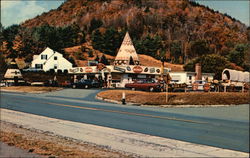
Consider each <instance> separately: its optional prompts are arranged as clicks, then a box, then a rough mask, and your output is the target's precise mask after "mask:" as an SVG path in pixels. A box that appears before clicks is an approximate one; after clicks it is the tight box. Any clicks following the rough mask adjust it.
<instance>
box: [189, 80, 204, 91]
mask: <svg viewBox="0 0 250 158" xmlns="http://www.w3.org/2000/svg"><path fill="white" fill-rule="evenodd" d="M207 86H208V84H207V81H203V80H196V81H194V82H193V84H192V89H193V91H204V90H207ZM204 87H205V89H204Z"/></svg>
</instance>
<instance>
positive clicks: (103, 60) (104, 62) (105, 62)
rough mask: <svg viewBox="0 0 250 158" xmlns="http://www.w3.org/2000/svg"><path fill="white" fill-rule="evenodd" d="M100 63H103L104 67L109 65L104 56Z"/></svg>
mask: <svg viewBox="0 0 250 158" xmlns="http://www.w3.org/2000/svg"><path fill="white" fill-rule="evenodd" d="M100 63H103V64H104V65H109V62H108V60H107V58H106V57H105V55H104V54H103V55H102V57H101V61H100Z"/></svg>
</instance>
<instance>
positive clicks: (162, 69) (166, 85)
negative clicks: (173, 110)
mask: <svg viewBox="0 0 250 158" xmlns="http://www.w3.org/2000/svg"><path fill="white" fill-rule="evenodd" d="M165 61H166V59H165V57H161V80H162V81H165V82H164V88H166V103H167V102H168V74H166V79H165V80H164V77H163V76H164V62H165Z"/></svg>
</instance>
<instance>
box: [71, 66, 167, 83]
mask: <svg viewBox="0 0 250 158" xmlns="http://www.w3.org/2000/svg"><path fill="white" fill-rule="evenodd" d="M169 71H170V70H169V69H164V72H165V73H166V72H169ZM69 74H72V75H75V78H76V79H79V78H84V79H94V78H96V79H100V78H101V79H102V80H104V81H106V82H108V83H109V86H110V87H124V86H125V84H126V83H132V82H133V81H134V80H136V79H146V78H155V79H157V78H158V77H160V75H161V71H160V67H148V66H139V65H120V66H115V65H108V66H106V67H105V68H103V69H102V70H99V69H98V67H97V66H87V67H75V68H71V69H69Z"/></svg>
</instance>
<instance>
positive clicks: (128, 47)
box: [115, 32, 139, 65]
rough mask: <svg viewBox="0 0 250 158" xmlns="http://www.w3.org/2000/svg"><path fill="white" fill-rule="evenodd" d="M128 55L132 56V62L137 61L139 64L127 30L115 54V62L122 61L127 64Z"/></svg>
mask: <svg viewBox="0 0 250 158" xmlns="http://www.w3.org/2000/svg"><path fill="white" fill-rule="evenodd" d="M130 57H132V58H133V60H134V62H137V63H138V64H139V57H138V55H137V53H136V50H135V47H134V45H133V43H132V40H131V38H130V36H129V34H128V32H127V33H126V35H125V37H124V39H123V42H122V44H121V47H120V49H119V51H118V53H117V55H116V58H115V63H117V64H119V63H121V62H122V63H123V64H127V65H129V61H130Z"/></svg>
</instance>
